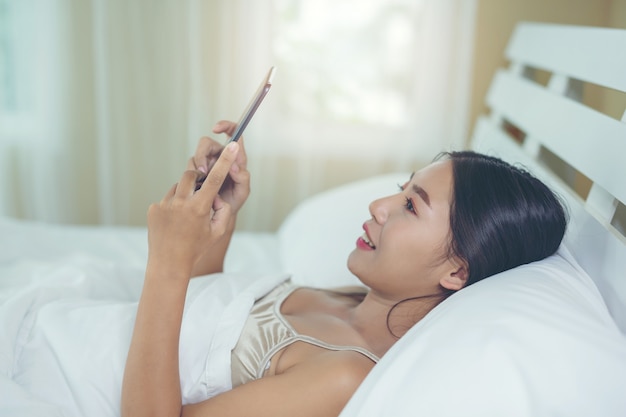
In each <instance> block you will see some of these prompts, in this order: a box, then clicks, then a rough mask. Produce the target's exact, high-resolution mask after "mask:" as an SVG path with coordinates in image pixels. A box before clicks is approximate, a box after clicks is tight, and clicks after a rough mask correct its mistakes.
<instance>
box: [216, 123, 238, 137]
mask: <svg viewBox="0 0 626 417" xmlns="http://www.w3.org/2000/svg"><path fill="white" fill-rule="evenodd" d="M236 128H237V123H234V122H231V121H230V120H220V121H219V122H217V123H216V124H215V126H213V133H226V134H227V135H228V137H231V136H232V135H233V133H235V129H236Z"/></svg>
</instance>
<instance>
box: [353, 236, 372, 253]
mask: <svg viewBox="0 0 626 417" xmlns="http://www.w3.org/2000/svg"><path fill="white" fill-rule="evenodd" d="M356 247H357V248H359V249H362V250H374V249H373V248H372V247H371V246H370V245H368V244H367V243H366V242H365V241H364V240H363V238H361V237H360V238H358V239H357V240H356Z"/></svg>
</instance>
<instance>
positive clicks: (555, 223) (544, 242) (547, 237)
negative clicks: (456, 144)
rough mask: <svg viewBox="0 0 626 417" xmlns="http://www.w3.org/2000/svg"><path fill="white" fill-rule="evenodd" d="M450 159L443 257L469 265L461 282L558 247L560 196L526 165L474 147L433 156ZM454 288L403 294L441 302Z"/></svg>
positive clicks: (562, 217)
mask: <svg viewBox="0 0 626 417" xmlns="http://www.w3.org/2000/svg"><path fill="white" fill-rule="evenodd" d="M442 159H444V160H450V161H451V162H452V176H453V182H454V184H453V197H452V203H451V207H450V234H451V236H450V239H449V246H448V250H447V252H446V253H445V258H446V259H450V258H456V259H459V260H460V261H461V262H463V263H464V264H465V266H466V268H467V269H468V278H467V282H466V283H465V286H468V285H471V284H474V283H476V282H478V281H480V280H482V279H484V278H487V277H489V276H492V275H495V274H497V273H499V272H503V271H506V270H508V269H512V268H515V267H516V266H519V265H524V264H528V263H531V262H534V261H538V260H541V259H544V258H547V257H548V256H550V255H552V254H554V253H555V252H556V250H557V249H558V248H559V245H560V244H561V241H562V240H563V236H564V235H565V229H566V226H567V214H566V212H565V208H564V206H563V204H562V202H561V200H560V198H559V197H558V196H557V195H556V194H555V193H554V192H553V191H552V190H550V189H549V188H548V187H547V186H546V185H545V184H544V183H543V182H541V181H540V180H538V179H537V178H535V177H534V176H533V175H531V174H530V173H529V172H528V171H526V170H524V169H521V168H518V167H515V166H513V165H511V164H508V163H507V162H504V161H502V160H501V159H498V158H495V157H492V156H487V155H484V154H480V153H477V152H473V151H456V152H444V153H441V154H440V155H438V156H437V157H436V158H435V160H442ZM452 293H454V291H452V290H444V291H442V293H441V294H433V295H429V296H422V297H415V298H410V299H406V300H402V301H400V302H399V303H397V304H396V305H394V306H393V307H392V308H391V309H390V311H389V313H388V315H387V328H388V329H389V331H390V333H391V334H393V335H394V336H395V334H394V332H393V331H392V329H391V327H390V323H389V321H390V317H391V313H392V311H394V310H395V309H396V307H398V306H399V305H400V304H402V303H405V302H407V301H411V300H418V299H420V300H423V301H427V300H428V299H434V301H435V303H439V302H441V301H443V300H444V299H445V298H447V297H448V296H449V295H450V294H452Z"/></svg>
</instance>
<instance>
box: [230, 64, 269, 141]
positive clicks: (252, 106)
mask: <svg viewBox="0 0 626 417" xmlns="http://www.w3.org/2000/svg"><path fill="white" fill-rule="evenodd" d="M275 72H276V68H275V67H271V68H270V70H269V71H268V73H267V75H266V76H265V78H263V81H262V82H261V85H259V88H258V89H257V90H256V93H255V94H254V96H253V97H252V100H251V101H250V103H249V104H248V107H246V109H245V110H244V112H243V114H242V115H241V118H240V119H239V122H238V123H237V128H236V129H235V131H234V132H233V135H232V136H231V138H230V141H229V142H232V141H235V142H236V141H238V140H239V138H240V137H241V135H242V134H243V131H244V130H245V129H246V126H248V123H250V120H251V119H252V116H254V113H255V112H256V110H257V109H258V108H259V105H261V102H262V101H263V99H264V98H265V96H266V95H267V92H268V91H270V88H271V87H272V79H273V78H274V73H275Z"/></svg>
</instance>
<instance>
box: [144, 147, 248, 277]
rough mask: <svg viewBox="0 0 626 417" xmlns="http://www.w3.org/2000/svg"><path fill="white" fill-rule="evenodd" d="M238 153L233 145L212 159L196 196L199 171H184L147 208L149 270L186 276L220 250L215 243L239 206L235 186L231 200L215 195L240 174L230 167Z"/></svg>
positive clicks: (228, 227) (234, 162)
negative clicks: (155, 268)
mask: <svg viewBox="0 0 626 417" xmlns="http://www.w3.org/2000/svg"><path fill="white" fill-rule="evenodd" d="M239 151H240V147H239V144H238V143H236V142H233V143H231V144H229V145H228V146H227V147H226V148H225V149H224V148H223V149H222V150H220V152H219V158H218V157H216V158H215V161H214V162H213V166H212V167H211V170H210V172H209V173H208V175H207V178H206V180H205V181H204V183H203V184H202V187H201V188H200V189H199V190H198V191H195V188H196V187H195V184H196V180H197V179H198V176H199V173H198V171H186V172H185V173H184V174H183V176H182V178H181V179H180V182H179V183H178V184H176V185H174V186H173V187H172V188H171V189H170V191H169V192H168V193H167V194H166V195H165V197H164V198H163V200H161V202H160V203H158V204H153V205H151V206H150V208H149V210H148V244H149V265H154V264H156V265H158V266H159V268H165V269H167V270H169V269H172V271H171V272H172V276H181V273H182V274H184V275H186V276H189V275H191V272H192V269H193V268H194V266H195V265H196V263H197V262H198V261H199V260H200V259H201V258H202V257H203V256H204V255H206V253H207V250H209V251H210V250H211V248H215V247H216V246H220V244H219V241H220V240H221V239H222V238H223V237H224V235H229V232H230V226H231V225H232V222H231V219H232V217H233V215H234V210H233V207H232V205H231V202H232V201H235V202H239V201H240V200H237V199H236V198H235V197H234V196H235V195H236V196H239V194H235V191H236V190H237V188H236V185H237V184H236V183H235V185H234V186H233V187H232V190H233V191H232V192H231V194H232V195H229V197H230V198H229V200H227V199H226V198H222V197H220V195H219V192H220V189H222V188H223V187H224V184H225V180H226V179H227V178H228V176H229V174H231V173H232V172H233V171H234V172H235V174H239V173H240V172H241V170H240V169H235V170H233V166H234V165H235V164H237V163H239V164H241V161H242V159H241V158H239V155H240V153H239ZM237 161H240V162H237ZM244 162H245V159H244ZM244 177H245V175H244ZM236 178H237V179H238V180H241V177H240V176H237V175H236ZM242 187H245V184H244V185H242ZM240 192H241V193H244V192H245V190H243V191H240ZM239 198H240V197H239Z"/></svg>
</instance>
